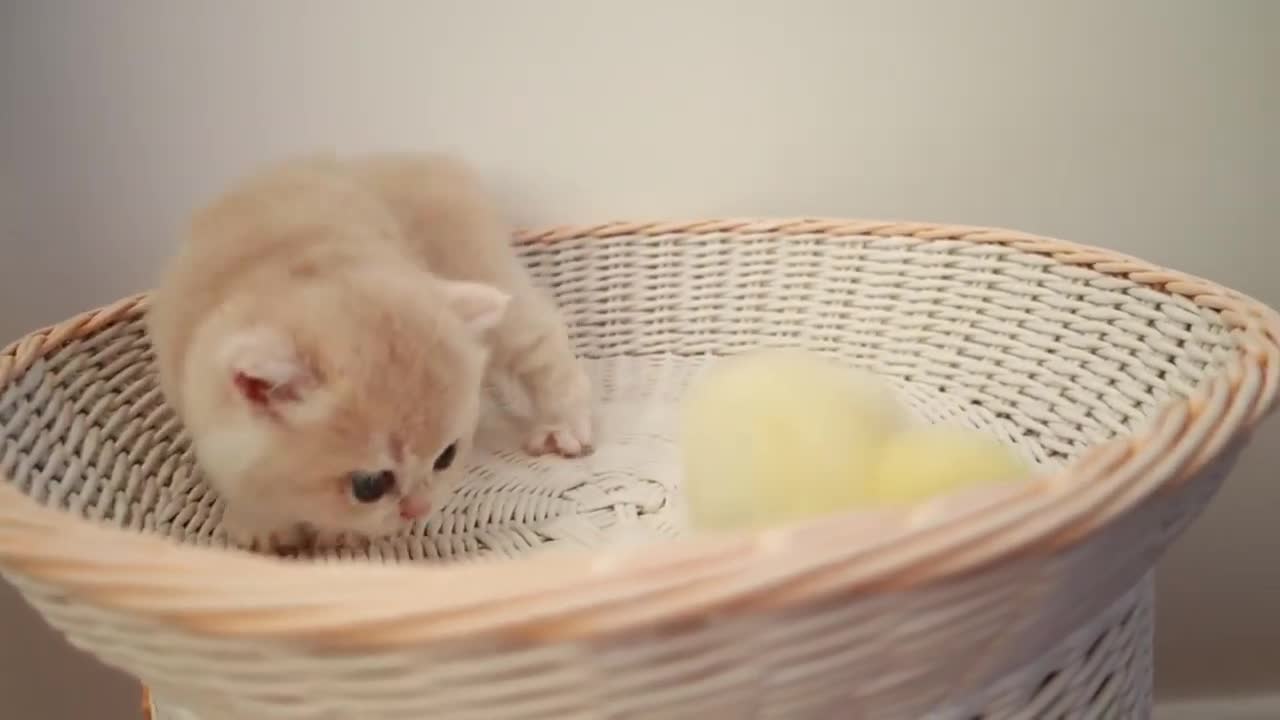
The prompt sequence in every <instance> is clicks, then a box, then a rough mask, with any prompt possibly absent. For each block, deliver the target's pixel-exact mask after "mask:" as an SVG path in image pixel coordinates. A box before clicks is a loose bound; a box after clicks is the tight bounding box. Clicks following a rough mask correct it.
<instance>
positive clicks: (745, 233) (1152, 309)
mask: <svg viewBox="0 0 1280 720" xmlns="http://www.w3.org/2000/svg"><path fill="white" fill-rule="evenodd" d="M520 247H521V252H522V253H523V256H524V258H525V259H526V261H527V263H528V265H529V267H530V268H531V269H532V270H533V272H534V274H535V275H536V276H537V277H538V278H539V280H540V281H542V282H543V283H544V284H545V285H546V286H547V287H548V288H550V289H551V290H552V292H553V293H554V294H555V295H556V297H557V298H558V300H559V302H560V304H561V306H562V307H563V308H564V310H565V312H566V315H567V316H568V317H569V319H570V321H571V323H572V326H573V334H574V339H575V342H576V343H577V346H578V348H579V350H580V352H581V354H582V355H583V356H584V358H586V359H587V363H588V366H589V370H590V372H591V374H592V378H593V381H594V383H595V386H596V388H597V391H598V396H599V403H598V404H599V424H600V430H599V432H600V438H601V442H600V449H599V451H598V452H597V453H596V454H595V455H593V456H592V457H590V458H588V459H586V460H578V461H568V460H559V459H541V460H531V459H528V458H526V457H524V456H523V455H521V454H520V453H518V452H517V451H515V450H514V448H513V447H511V446H509V445H508V444H507V437H508V433H506V431H505V430H506V429H505V427H504V425H503V423H502V421H501V420H500V419H495V420H493V422H492V423H491V424H490V425H487V426H486V428H485V429H484V432H483V433H482V436H481V445H482V446H483V447H484V448H485V451H484V452H482V453H481V454H480V455H479V456H478V457H476V458H475V462H474V467H472V468H471V470H472V472H471V480H470V481H469V483H468V485H467V487H466V488H464V490H463V491H462V492H461V493H459V495H458V497H457V498H455V500H454V501H453V502H451V504H450V505H449V506H448V507H447V508H445V510H444V512H442V513H441V514H440V515H439V516H438V517H436V518H433V519H432V520H431V521H430V522H429V523H427V524H426V525H425V526H423V527H419V528H417V529H416V531H415V532H414V533H413V534H412V535H411V536H408V537H403V538H396V539H392V540H388V541H385V542H382V543H378V544H376V545H374V546H373V547H372V548H370V549H369V550H368V551H365V552H353V551H342V552H341V553H337V554H332V555H327V556H324V557H321V558H316V559H317V560H319V561H320V562H305V561H304V562H298V561H286V560H280V559H275V558H266V557H260V556H253V555H248V554H245V553H240V552H227V551H225V550H223V549H221V548H219V547H217V546H219V545H222V544H224V540H223V538H222V535H221V532H220V530H219V527H218V525H219V520H220V516H221V505H220V501H219V500H218V499H217V498H216V496H214V495H213V494H212V493H211V492H210V491H209V490H208V488H207V487H206V486H205V485H204V483H203V482H202V480H201V478H200V477H199V474H198V473H197V472H196V471H195V468H194V463H193V458H192V456H191V451H190V444H189V442H188V441H187V439H186V437H185V436H184V434H183V431H182V429H181V427H180V425H179V424H178V423H177V421H176V420H175V419H174V417H173V415H172V414H171V413H169V411H168V410H167V409H166V408H165V407H164V405H163V402H162V400H161V399H160V397H159V393H158V391H157V389H156V386H155V384H154V377H153V374H152V369H151V365H150V363H151V357H150V347H149V344H148V342H147V338H146V335H145V332H144V331H143V327H142V318H143V315H144V313H145V311H146V298H145V297H137V298H130V299H127V300H124V301H121V302H120V303H117V304H116V305H113V306H111V307H108V308H104V309H101V310H98V311H94V312H91V313H86V314H84V315H82V316H80V317H77V318H73V319H71V320H69V321H67V322H65V323H62V324H60V325H58V326H56V327H53V328H49V329H46V330H43V331H40V332H37V333H33V334H31V335H29V336H28V337H26V338H24V339H23V340H20V341H19V342H17V343H15V344H14V345H12V346H10V347H9V348H8V349H7V350H6V351H5V352H4V353H3V354H0V438H2V440H0V441H2V442H3V445H2V446H0V475H3V477H4V478H5V479H6V480H8V482H6V483H0V570H3V572H4V574H5V577H6V578H8V579H9V580H10V581H12V582H14V583H15V584H16V585H17V586H18V587H19V588H20V589H21V590H22V591H23V592H24V593H25V595H26V596H27V598H28V599H29V600H30V601H31V602H32V603H33V604H34V605H35V606H36V607H37V608H39V609H40V610H41V612H42V613H44V615H45V616H46V617H47V618H48V619H49V620H50V622H51V623H52V624H53V625H54V626H55V627H58V628H60V629H61V630H63V631H64V632H66V633H67V635H68V636H69V637H70V638H71V639H72V641H73V642H75V643H77V644H79V645H81V646H83V647H85V648H87V649H89V650H90V651H92V652H94V653H95V654H97V655H99V656H100V657H102V658H103V659H104V660H106V661H107V662H109V663H111V664H114V665H117V666H119V667H122V668H125V669H126V670H128V671H130V672H133V673H135V674H136V675H138V676H139V677H140V678H142V679H143V680H144V681H145V682H146V683H147V684H148V685H149V686H150V687H151V688H152V689H153V690H154V692H155V694H156V697H158V698H163V699H165V700H168V701H172V702H174V703H177V704H179V705H181V706H183V707H186V708H190V709H191V710H193V711H195V712H196V713H197V714H198V716H199V718H200V719H201V720H218V719H219V718H255V719H256V718H264V719H265V718H338V717H341V718H346V717H352V718H354V717H359V718H371V719H378V718H404V717H419V716H421V717H440V718H446V717H447V718H476V719H477V720H501V719H503V718H512V719H515V718H528V719H531V720H532V719H533V718H548V719H550V718H569V717H572V718H584V719H585V718H653V717H661V718H677V717H698V716H710V717H725V718H729V717H733V718H754V717H758V718H831V717H863V716H865V717H888V718H899V717H900V718H917V717H926V716H927V717H938V718H952V717H955V718H970V717H982V718H984V720H992V719H994V718H1021V717H1042V716H1045V714H1049V715H1054V714H1055V713H1056V714H1057V715H1062V714H1065V715H1066V716H1067V717H1087V718H1094V717H1109V716H1111V715H1110V713H1112V712H1119V713H1120V714H1119V715H1115V716H1116V717H1126V718H1128V717H1143V716H1145V715H1146V714H1147V713H1148V712H1149V707H1150V698H1149V693H1150V684H1151V679H1150V633H1151V628H1150V576H1149V571H1150V568H1151V567H1152V565H1153V564H1154V562H1155V560H1156V559H1157V558H1158V556H1159V554H1160V553H1161V552H1162V551H1163V550H1164V548H1166V547H1167V546H1168V544H1169V543H1170V542H1171V541H1172V540H1173V539H1174V538H1175V537H1176V536H1177V535H1178V533H1180V532H1181V530H1182V529H1183V528H1184V527H1185V526H1186V524H1187V523H1189V522H1190V521H1191V520H1192V519H1194V517H1195V516H1196V515H1197V514H1198V512H1199V511H1200V509H1201V508H1202V507H1203V506H1204V504H1205V503H1207V502H1208V501H1209V499H1210V498H1211V497H1212V494H1213V492H1214V491H1215V490H1216V488H1217V487H1218V484H1219V483H1220V482H1221V481H1222V478H1223V477H1224V476H1225V474H1226V473H1227V472H1228V471H1229V469H1230V466H1231V463H1232V461H1233V459H1234V457H1235V454H1236V452H1237V451H1238V449H1239V447H1240V446H1241V444H1242V441H1243V440H1244V438H1245V437H1247V434H1248V430H1249V429H1251V428H1252V427H1253V426H1254V425H1255V424H1256V423H1257V422H1258V420H1259V419H1260V418H1261V417H1262V416H1263V415H1264V414H1266V413H1267V412H1268V411H1269V410H1270V409H1271V407H1272V404H1273V402H1274V399H1275V395H1276V388H1277V372H1278V368H1280V348H1278V347H1277V337H1280V330H1278V328H1280V323H1278V322H1277V318H1276V316H1275V314H1274V313H1272V312H1271V311H1270V310H1269V309H1267V308H1265V307H1262V306H1261V305H1259V304H1257V303H1255V302H1253V301H1251V300H1249V299H1248V298H1245V297H1242V296H1240V295H1239V294H1237V293H1234V292H1232V291H1230V290H1226V289H1223V288H1220V287H1217V286H1214V285H1212V284H1210V283H1206V282H1204V281H1200V280H1197V279H1194V278H1189V277H1186V276H1183V275H1180V274H1178V273H1175V272H1171V271H1167V270H1162V269H1159V268H1154V267H1152V266H1150V265H1148V264H1145V263H1143V262H1141V261H1139V260H1135V259H1132V258H1127V257H1123V256H1119V255H1116V254H1114V253H1109V252H1104V251H1100V250H1095V249H1091V248H1085V247H1081V246H1076V245H1072V244H1070V243H1065V242H1062V241H1057V240H1052V239H1048V238H1040V237H1036V236H1030V235H1025V234H1022V233H1015V232H1009V231H1002V230H987V229H977V228H965V227H941V226H932V225H921V224H894V223H876V222H858V221H817V220H796V221H708V222H700V223H673V224H613V225H605V226H596V227H580V228H565V229H554V230H550V231H546V232H541V233H530V234H528V235H526V236H525V237H524V238H523V240H522V243H521V246H520ZM760 345H800V346H804V347H808V348H811V349H815V350H819V351H823V352H826V353H830V354H833V355H836V356H839V357H841V358H844V359H846V360H848V361H850V362H852V363H854V364H857V365H860V366H863V367H866V368H869V369H871V370H873V371H875V372H877V373H879V374H881V375H883V376H885V377H887V378H889V379H890V380H891V381H893V382H894V383H896V384H897V385H898V387H899V388H901V389H902V391H903V392H904V394H905V396H906V397H907V398H908V400H909V402H910V403H911V404H912V406H913V408H914V409H915V410H916V411H917V413H918V414H920V415H921V416H922V417H924V418H926V419H928V420H932V421H953V422H961V423H964V424H967V425H970V426H972V427H977V428H980V429H983V430H985V431H988V432H991V433H993V434H995V435H996V436H997V437H999V438H1001V439H1003V440H1004V441H1006V442H1007V443H1009V444H1010V445H1012V446H1013V447H1015V448H1016V449H1018V450H1019V451H1020V452H1022V453H1023V454H1024V455H1026V456H1027V457H1028V458H1029V459H1031V460H1033V461H1035V462H1036V463H1037V464H1038V465H1039V466H1040V467H1041V468H1042V470H1043V471H1044V473H1043V475H1042V476H1041V477H1039V478H1037V479H1035V480H1034V481H1032V482H1029V483H1026V484H1025V485H1021V486H1017V487H1013V488H1001V489H995V490H984V491H980V492H977V493H970V494H967V495H962V496H959V497H952V498H945V499H942V500H939V501H937V502H933V503H929V504H927V505H925V506H923V507H920V508H916V509H912V510H908V511H874V512H864V513H860V514H854V515H857V517H855V516H854V515H846V516H842V517H838V518H827V519H821V520H816V521H813V522H810V523H804V524H799V525H796V526H793V527H789V528H785V529H780V530H777V531H770V532H764V533H758V534H734V535H728V536H717V537H689V538H684V539H680V540H679V541H678V542H667V541H666V540H669V539H672V538H677V537H678V536H679V535H680V531H681V529H682V519H681V517H682V516H681V512H680V510H681V508H680V501H679V487H678V484H679V473H678V467H677V464H676V462H675V457H676V455H675V446H674V441H673V438H674V435H675V426H674V418H675V408H676V405H677V403H678V401H679V398H680V394H681V391H682V389H683V388H684V387H685V386H686V385H687V383H688V382H689V380H690V379H691V378H692V377H694V376H695V374H696V373H697V372H698V371H699V369H700V368H701V367H702V366H703V365H704V364H705V362H706V361H707V358H708V357H709V356H713V355H724V354H729V353H733V352H737V351H740V350H745V349H750V348H754V347H758V346H760ZM494 415H495V416H496V413H495V414H494ZM88 521H93V522H88ZM121 528H124V529H127V530H128V531H127V532H125V531H122V530H121ZM174 540H177V541H179V542H173V541H174ZM653 541H658V542H656V543H654V542H653ZM582 548H596V549H597V551H596V552H595V553H584V552H580V550H581V549H582ZM354 555H358V556H359V557H358V558H354V559H356V560H362V561H363V562H352V559H353V556H354ZM516 557H519V558H521V560H520V562H519V563H518V564H512V563H510V562H509V561H508V560H509V559H510V558H516ZM481 559H484V560H486V561H485V562H474V561H476V560H481ZM368 560H375V561H378V560H381V561H385V562H372V563H370V562H368ZM393 560H398V561H413V560H422V561H431V562H429V563H428V564H420V563H412V562H391V561H393ZM452 560H470V561H473V562H443V563H441V562H434V561H452ZM163 712H164V709H163V708H162V709H161V710H160V713H161V714H160V715H159V717H164V714H163ZM1098 713H1103V714H1098ZM1054 716H1056V715H1054Z"/></svg>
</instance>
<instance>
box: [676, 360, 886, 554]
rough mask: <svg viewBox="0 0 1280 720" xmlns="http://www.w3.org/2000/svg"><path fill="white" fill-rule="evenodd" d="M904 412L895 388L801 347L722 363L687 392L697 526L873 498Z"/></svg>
mask: <svg viewBox="0 0 1280 720" xmlns="http://www.w3.org/2000/svg"><path fill="white" fill-rule="evenodd" d="M906 423H907V415H906V413H905V411H904V410H903V408H902V406H901V405H900V404H899V403H898V401H897V398H896V397H895V393H894V390H893V388H892V387H890V386H889V385H888V384H887V383H885V382H883V381H882V380H880V379H879V378H877V377H876V376H875V375H872V374H870V373H866V372H860V371H855V370H853V369H851V368H847V367H844V366H842V365H840V364H838V363H836V362H835V361H832V360H828V359H826V358H824V357H822V356H819V355H815V354H812V353H807V352H802V351H799V350H763V351H756V352H752V353H746V354H744V355H740V356H736V357H732V358H728V359H726V360H723V361H720V362H719V363H717V364H716V365H715V366H714V367H712V368H711V369H710V370H709V371H708V372H707V373H706V374H705V375H704V376H703V377H702V378H700V380H699V382H697V383H696V384H695V386H694V387H693V388H691V390H690V393H689V395H688V397H687V398H686V401H685V405H684V413H683V417H682V438H681V446H682V451H683V461H684V471H685V476H684V482H685V491H686V498H687V500H688V502H689V510H690V514H691V519H692V521H693V523H694V524H695V525H696V526H698V527H701V528H709V529H716V528H729V527H760V526H764V525H767V524H772V523H777V522H783V521H787V520H791V519H796V518H800V517H805V516H810V515H815V514H818V513H822V512H826V511H831V510H837V509H840V508H842V507H847V506H850V505H853V504H856V503H859V502H863V501H867V500H869V499H871V496H870V495H869V494H868V493H869V491H870V490H871V488H872V479H873V477H874V474H875V473H876V472H877V469H878V464H879V459H880V455H879V451H880V447H881V446H882V445H883V444H884V443H885V442H886V441H887V440H888V438H889V437H890V436H891V435H892V434H893V433H895V432H898V431H899V430H901V429H903V428H904V427H905V426H906Z"/></svg>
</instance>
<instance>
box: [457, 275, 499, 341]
mask: <svg viewBox="0 0 1280 720" xmlns="http://www.w3.org/2000/svg"><path fill="white" fill-rule="evenodd" d="M444 298H445V303H446V304H447V305H448V307H449V309H450V310H452V311H453V312H454V314H455V315H457V316H458V317H459V318H462V322H463V323H465V324H466V326H467V327H468V328H470V329H471V331H472V332H475V333H476V334H477V335H479V334H481V333H484V332H485V331H487V330H489V329H491V328H493V327H494V326H495V325H497V324H498V323H500V322H502V316H503V315H505V314H506V312H507V305H508V304H510V302H511V296H510V295H508V294H506V293H504V292H502V291H501V290H499V289H498V288H496V287H494V286H492V285H485V284H483V283H474V282H457V281H447V282H445V283H444Z"/></svg>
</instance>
